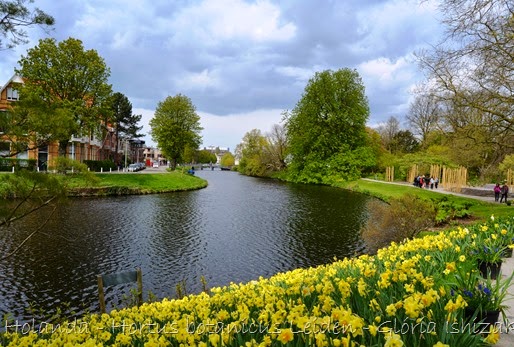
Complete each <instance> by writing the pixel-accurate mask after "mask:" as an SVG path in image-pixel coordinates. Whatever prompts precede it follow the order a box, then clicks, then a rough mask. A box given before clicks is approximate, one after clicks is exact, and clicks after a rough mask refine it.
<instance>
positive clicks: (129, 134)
mask: <svg viewBox="0 0 514 347" xmlns="http://www.w3.org/2000/svg"><path fill="white" fill-rule="evenodd" d="M110 109H111V119H110V121H108V123H112V126H113V128H114V134H115V135H116V138H117V139H120V138H122V137H125V138H129V139H135V138H140V137H142V136H143V134H141V133H139V132H140V131H141V129H143V126H142V125H139V122H140V121H141V118H142V115H135V114H132V103H131V102H130V101H129V99H128V98H127V97H126V96H125V95H124V94H122V93H119V92H117V93H114V94H113V95H112V98H111V100H110ZM118 142H119V141H116V150H115V153H118ZM116 161H119V158H116ZM118 164H119V162H118Z"/></svg>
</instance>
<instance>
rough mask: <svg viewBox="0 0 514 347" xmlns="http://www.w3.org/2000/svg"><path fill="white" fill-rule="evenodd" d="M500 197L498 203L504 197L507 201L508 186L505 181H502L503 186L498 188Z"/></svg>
mask: <svg viewBox="0 0 514 347" xmlns="http://www.w3.org/2000/svg"><path fill="white" fill-rule="evenodd" d="M500 193H501V197H500V203H501V202H502V201H503V199H504V198H505V203H507V195H508V194H509V186H508V185H507V183H503V186H502V187H501V189H500Z"/></svg>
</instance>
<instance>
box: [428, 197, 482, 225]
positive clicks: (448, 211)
mask: <svg viewBox="0 0 514 347" xmlns="http://www.w3.org/2000/svg"><path fill="white" fill-rule="evenodd" d="M434 203H435V204H436V210H437V215H436V217H435V221H436V223H438V224H444V223H447V222H449V221H452V220H455V219H461V218H468V217H469V216H470V215H471V212H470V210H469V208H470V207H471V206H473V203H471V202H455V201H450V200H448V198H447V197H443V198H441V199H439V200H435V201H434Z"/></svg>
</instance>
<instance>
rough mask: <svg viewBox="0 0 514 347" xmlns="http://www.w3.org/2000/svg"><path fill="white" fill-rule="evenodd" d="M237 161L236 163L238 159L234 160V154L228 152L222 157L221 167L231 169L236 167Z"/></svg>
mask: <svg viewBox="0 0 514 347" xmlns="http://www.w3.org/2000/svg"><path fill="white" fill-rule="evenodd" d="M235 161H236V159H235V158H234V156H233V155H232V153H230V152H227V153H225V154H223V156H222V157H221V160H220V164H221V166H225V167H231V166H234V164H235Z"/></svg>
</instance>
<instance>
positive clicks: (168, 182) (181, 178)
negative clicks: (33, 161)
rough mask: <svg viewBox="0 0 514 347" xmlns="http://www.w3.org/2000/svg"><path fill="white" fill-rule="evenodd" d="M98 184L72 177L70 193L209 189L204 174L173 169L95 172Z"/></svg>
mask: <svg viewBox="0 0 514 347" xmlns="http://www.w3.org/2000/svg"><path fill="white" fill-rule="evenodd" d="M95 177H96V178H98V181H97V182H95V183H94V185H91V184H89V183H88V182H86V181H84V180H82V179H80V178H71V179H70V180H69V182H68V183H69V196H71V197H79V196H115V195H143V194H157V193H171V192H179V191H189V190H196V189H201V188H205V187H207V185H208V182H207V181H206V180H204V179H202V178H200V177H197V176H193V175H189V174H186V173H183V172H182V171H178V170H177V171H170V172H166V173H155V174H149V173H148V174H147V173H145V174H127V173H119V174H118V173H105V174H95Z"/></svg>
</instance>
